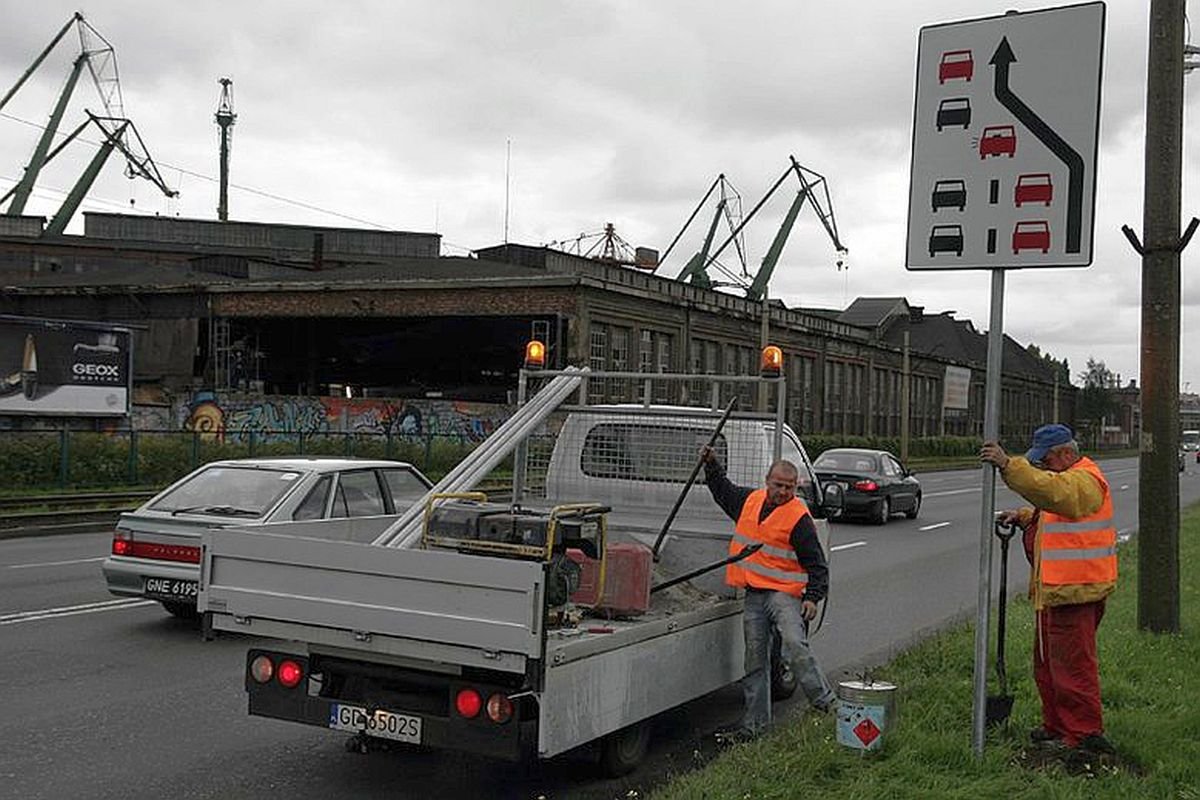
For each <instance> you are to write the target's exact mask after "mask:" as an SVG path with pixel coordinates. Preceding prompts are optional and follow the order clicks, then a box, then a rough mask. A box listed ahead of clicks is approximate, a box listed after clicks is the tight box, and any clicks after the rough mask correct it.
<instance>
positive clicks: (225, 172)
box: [216, 78, 237, 222]
mask: <svg viewBox="0 0 1200 800" xmlns="http://www.w3.org/2000/svg"><path fill="white" fill-rule="evenodd" d="M217 83H219V84H221V99H220V101H219V102H218V103H217V113H216V122H217V126H218V127H219V128H220V133H219V137H220V145H221V152H220V159H221V193H220V198H219V200H218V201H217V219H219V220H221V221H222V222H224V221H225V220H227V219H229V151H230V148H231V147H232V146H233V125H234V123H235V122H237V114H235V113H233V80H232V79H230V78H220V79H218V80H217Z"/></svg>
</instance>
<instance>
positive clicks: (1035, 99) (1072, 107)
mask: <svg viewBox="0 0 1200 800" xmlns="http://www.w3.org/2000/svg"><path fill="white" fill-rule="evenodd" d="M1104 14H1105V7H1104V4H1103V3H1102V2H1092V3H1084V4H1081V5H1073V6H1062V7H1058V8H1049V9H1043V10H1039V11H1030V12H1009V13H1007V14H1004V15H1001V16H994V17H985V18H981V19H974V20H966V21H962V22H953V23H944V24H938V25H930V26H926V27H924V28H922V29H921V31H920V35H919V38H918V47H917V81H916V96H915V100H914V104H913V150H912V153H913V155H912V170H911V178H910V184H909V198H908V242H907V246H906V248H905V251H906V252H905V256H906V267H907V269H909V270H954V269H976V270H978V269H987V270H991V273H992V282H991V309H990V313H989V322H988V355H987V379H986V388H985V403H984V422H983V436H984V440H985V441H996V440H998V439H999V438H1000V397H1001V395H1000V384H1001V368H1002V362H1003V359H1002V354H1003V346H1004V331H1003V328H1004V281H1005V272H1004V271H1005V270H1007V269H1022V268H1042V267H1087V266H1089V265H1090V264H1091V263H1092V244H1093V229H1094V217H1095V203H1096V158H1097V153H1098V149H1099V148H1098V143H1099V125H1100V74H1101V66H1102V61H1103V49H1104ZM982 479H983V487H982V488H983V502H982V504H981V508H980V540H979V548H980V549H979V598H978V609H977V614H976V621H975V683H974V708H973V722H974V725H973V731H972V745H973V747H974V749H975V752H976V754H978V755H982V753H983V740H984V722H985V720H984V709H985V700H986V695H987V654H988V620H989V612H990V610H991V574H992V527H993V524H994V519H995V483H996V474H995V471H994V469H992V468H991V467H984V468H983V472H982Z"/></svg>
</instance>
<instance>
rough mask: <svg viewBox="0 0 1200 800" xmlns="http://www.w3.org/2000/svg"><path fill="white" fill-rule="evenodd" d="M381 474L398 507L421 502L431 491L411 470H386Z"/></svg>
mask: <svg viewBox="0 0 1200 800" xmlns="http://www.w3.org/2000/svg"><path fill="white" fill-rule="evenodd" d="M380 472H382V473H383V478H384V482H385V483H387V486H388V490H389V491H390V492H391V493H392V502H393V503H395V504H396V505H400V504H401V503H405V504H407V503H412V502H414V501H416V500H420V499H421V498H422V497H424V496H425V493H426V492H427V491H429V486H428V485H427V484H426V483H425V482H424V481H423V480H421V478H420V477H418V475H417V473H415V472H413V471H412V470H411V469H385V470H380Z"/></svg>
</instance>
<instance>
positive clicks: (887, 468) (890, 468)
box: [879, 456, 900, 477]
mask: <svg viewBox="0 0 1200 800" xmlns="http://www.w3.org/2000/svg"><path fill="white" fill-rule="evenodd" d="M879 460H880V461H881V462H882V463H883V474H884V475H890V476H892V477H895V476H897V475H899V474H900V468H899V466H897V465H896V462H895V461H892V459H890V458H888V457H887V456H884V457H883V458H881V459H879Z"/></svg>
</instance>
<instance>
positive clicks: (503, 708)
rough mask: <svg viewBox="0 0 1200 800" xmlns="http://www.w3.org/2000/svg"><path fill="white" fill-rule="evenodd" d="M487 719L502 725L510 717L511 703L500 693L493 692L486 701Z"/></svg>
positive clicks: (511, 711)
mask: <svg viewBox="0 0 1200 800" xmlns="http://www.w3.org/2000/svg"><path fill="white" fill-rule="evenodd" d="M487 715H488V719H490V720H491V721H492V722H495V723H497V724H499V725H503V724H504V723H506V722H508V721H509V720H510V719H512V715H513V704H512V700H509V699H508V698H507V697H505V696H504V695H502V694H494V695H492V696H491V697H489V698H488V701H487Z"/></svg>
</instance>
